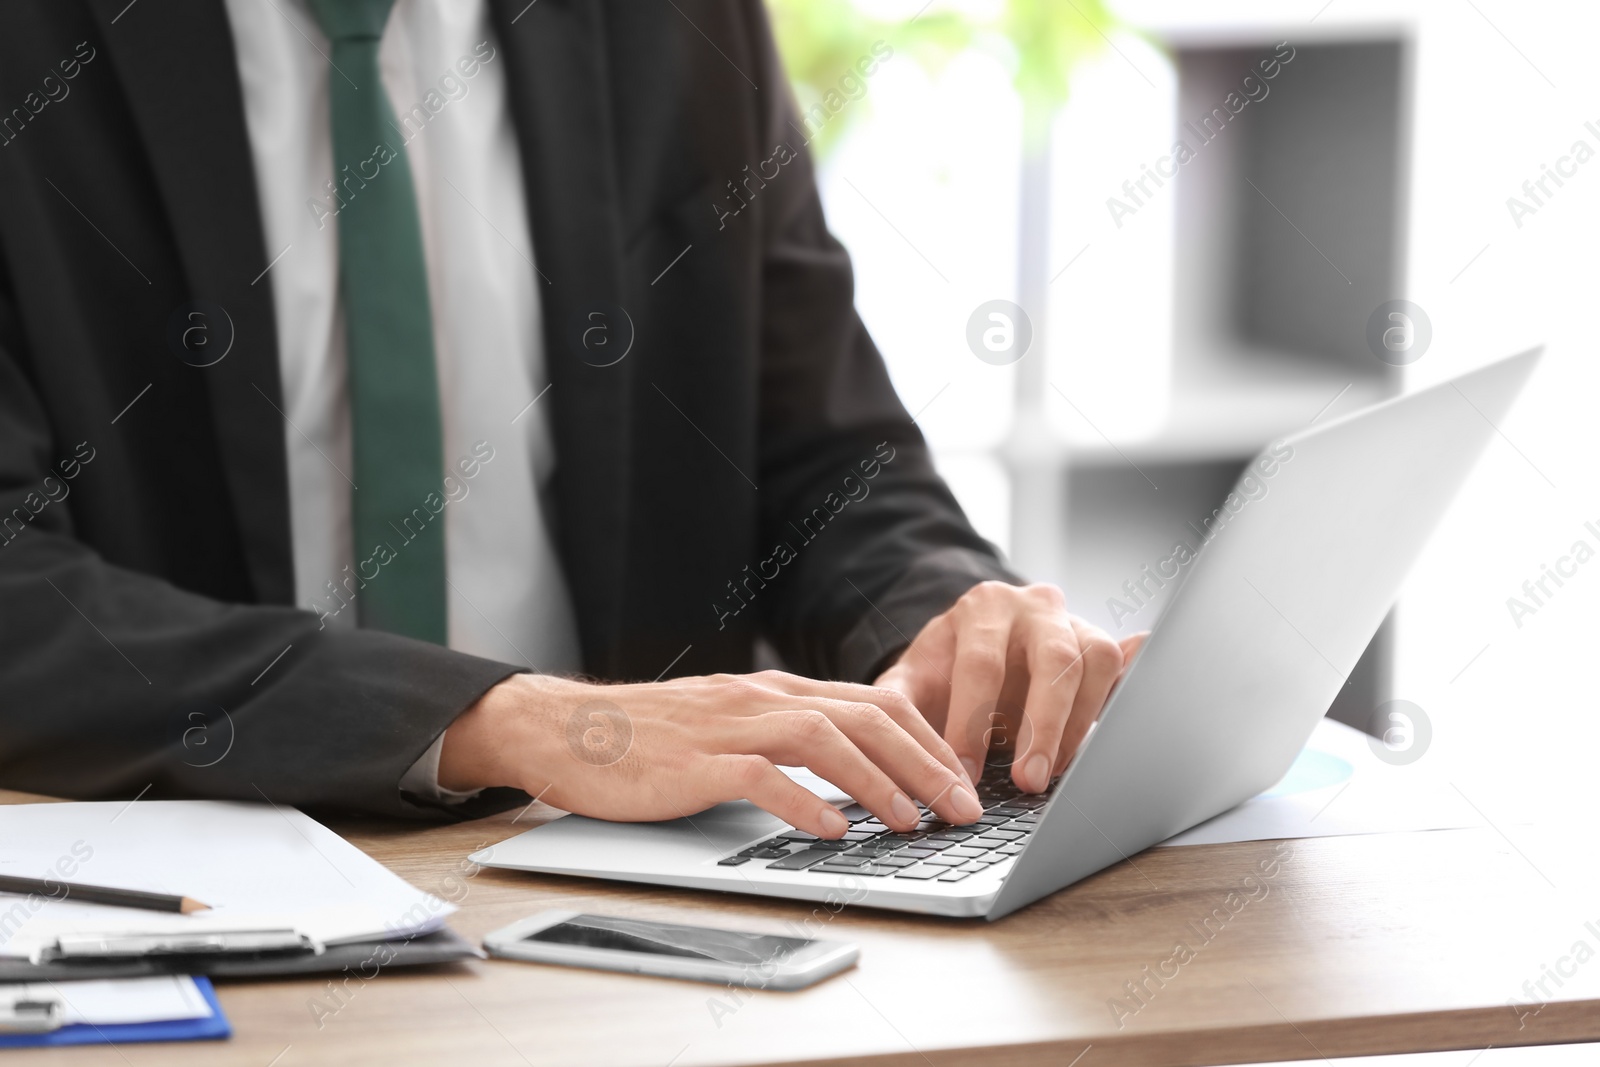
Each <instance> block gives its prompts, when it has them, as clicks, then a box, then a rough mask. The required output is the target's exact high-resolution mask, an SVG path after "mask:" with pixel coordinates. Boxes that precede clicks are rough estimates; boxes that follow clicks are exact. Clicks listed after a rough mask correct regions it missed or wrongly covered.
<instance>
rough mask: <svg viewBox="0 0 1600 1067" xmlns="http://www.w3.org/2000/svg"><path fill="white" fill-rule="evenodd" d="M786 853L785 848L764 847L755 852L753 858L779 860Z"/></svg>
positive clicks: (787, 852) (787, 851)
mask: <svg viewBox="0 0 1600 1067" xmlns="http://www.w3.org/2000/svg"><path fill="white" fill-rule="evenodd" d="M788 854H789V850H788V849H786V848H764V849H762V850H761V851H760V852H757V853H755V855H754V858H755V859H758V860H781V859H783V858H784V857H785V856H787V855H788Z"/></svg>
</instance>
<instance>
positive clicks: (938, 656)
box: [876, 582, 1146, 793]
mask: <svg viewBox="0 0 1600 1067" xmlns="http://www.w3.org/2000/svg"><path fill="white" fill-rule="evenodd" d="M1145 636H1146V635H1145V634H1143V633H1139V634H1134V635H1132V636H1129V637H1125V638H1123V639H1122V640H1121V641H1120V642H1119V641H1117V640H1115V639H1114V638H1112V637H1111V635H1109V634H1107V633H1106V632H1105V631H1104V630H1101V629H1100V628H1099V627H1097V626H1091V625H1090V624H1089V623H1086V622H1084V621H1083V620H1082V619H1079V618H1076V617H1074V616H1073V615H1070V614H1068V612H1067V610H1066V599H1065V597H1064V596H1063V595H1062V593H1061V590H1060V589H1058V588H1056V587H1055V586H1053V585H1045V584H1036V585H1024V586H1016V585H1007V584H1006V583H1004V582H984V583H982V584H980V585H976V586H973V587H972V588H971V589H969V590H968V591H967V592H966V594H965V595H963V596H962V597H961V599H960V600H958V601H956V603H955V604H954V605H953V606H952V607H951V608H950V610H949V611H946V612H945V613H944V614H943V615H940V616H938V617H936V618H934V619H932V620H931V621H929V623H928V624H927V625H926V626H924V627H923V628H922V632H921V633H919V634H918V635H917V638H916V640H915V641H913V642H912V643H911V646H910V647H909V648H907V649H906V651H905V652H904V653H903V654H902V655H901V656H900V658H899V660H898V661H896V662H895V664H894V665H893V666H892V667H890V668H889V669H888V670H886V671H884V672H883V674H881V675H880V676H879V677H878V679H877V682H876V684H877V685H880V686H885V687H888V688H891V689H897V690H899V691H900V692H902V693H904V694H905V695H906V696H908V697H910V698H911V701H912V703H914V704H915V705H916V706H917V707H918V709H920V710H921V711H922V713H923V715H925V716H926V717H927V719H928V721H929V722H931V723H932V724H933V725H934V727H935V728H936V729H938V730H939V732H940V733H941V734H942V735H943V736H944V739H945V740H946V741H947V742H948V743H949V744H950V747H951V748H953V749H954V750H955V753H956V756H957V758H959V759H960V760H961V765H962V766H963V767H964V768H965V769H966V772H967V775H968V777H970V778H971V779H972V780H973V781H974V782H976V781H977V780H978V778H979V775H980V773H981V771H982V768H983V761H984V757H985V755H986V753H987V752H988V750H989V749H990V748H991V747H994V746H1004V745H1009V746H1011V747H1012V749H1013V760H1012V770H1011V776H1012V778H1013V779H1014V780H1015V781H1016V783H1017V785H1018V786H1019V787H1021V788H1022V789H1025V790H1027V791H1028V792H1031V793H1042V792H1043V791H1044V790H1045V789H1046V788H1048V787H1049V785H1050V780H1051V779H1052V778H1054V777H1055V776H1056V775H1058V774H1060V773H1061V772H1062V771H1063V770H1065V769H1066V766H1067V763H1068V762H1069V761H1070V760H1071V759H1072V756H1073V754H1074V753H1075V752H1077V750H1078V746H1079V744H1081V743H1082V741H1083V738H1084V735H1085V734H1087V733H1088V732H1089V727H1090V726H1091V725H1093V723H1094V721H1095V719H1096V718H1097V717H1098V716H1099V714H1100V709H1101V707H1103V706H1104V705H1105V702H1106V698H1107V697H1108V696H1110V694H1111V687H1112V686H1114V685H1115V684H1116V682H1117V680H1118V679H1119V678H1121V677H1122V674H1123V671H1124V670H1125V669H1126V667H1127V665H1128V664H1129V663H1130V662H1132V660H1133V656H1134V654H1135V653H1136V652H1137V651H1138V649H1139V646H1140V645H1141V644H1142V643H1143V642H1144V639H1145Z"/></svg>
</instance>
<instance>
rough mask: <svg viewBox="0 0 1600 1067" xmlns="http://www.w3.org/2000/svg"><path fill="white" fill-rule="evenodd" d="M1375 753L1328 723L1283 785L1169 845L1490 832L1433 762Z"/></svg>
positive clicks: (1363, 738)
mask: <svg viewBox="0 0 1600 1067" xmlns="http://www.w3.org/2000/svg"><path fill="white" fill-rule="evenodd" d="M1379 744H1381V742H1379ZM1372 745H1373V741H1372V740H1371V739H1369V737H1368V735H1367V734H1364V733H1362V732H1361V731H1360V730H1356V729H1353V728H1351V727H1349V726H1346V725H1344V724H1343V723H1341V722H1335V721H1334V720H1333V719H1323V720H1322V721H1321V722H1319V723H1318V724H1317V728H1316V730H1315V732H1313V733H1312V735H1311V740H1310V741H1309V742H1308V743H1307V744H1306V747H1305V750H1304V751H1302V752H1301V753H1300V757H1299V758H1298V759H1297V760H1295V763H1294V766H1293V767H1291V768H1290V769H1289V773H1288V774H1286V775H1284V776H1283V779H1282V780H1281V781H1280V782H1278V784H1277V785H1275V786H1273V787H1272V788H1271V789H1269V790H1267V791H1266V792H1265V793H1262V794H1261V795H1259V796H1255V797H1251V798H1250V799H1249V800H1247V801H1245V802H1244V803H1243V804H1240V805H1239V806H1238V807H1237V808H1233V809H1231V810H1229V811H1225V812H1223V813H1222V814H1221V815H1218V816H1216V817H1215V818H1213V819H1209V820H1207V821H1206V822H1203V823H1201V824H1200V825H1199V826H1196V827H1194V828H1192V829H1189V830H1185V831H1184V832H1183V833H1181V834H1179V835H1178V836H1176V837H1173V838H1170V839H1168V840H1166V841H1164V842H1162V845H1215V844H1221V843H1224V842H1229V841H1273V840H1279V839H1284V838H1298V837H1336V836H1342V835H1349V834H1390V833H1404V832H1414V831H1418V830H1448V829H1454V828H1457V827H1463V826H1482V825H1483V824H1484V821H1483V817H1482V816H1481V815H1480V814H1479V813H1478V812H1477V811H1476V810H1475V809H1474V808H1473V807H1472V805H1471V804H1470V803H1468V802H1467V799H1466V798H1465V797H1464V796H1462V795H1461V793H1460V792H1459V791H1457V790H1456V789H1455V788H1454V787H1453V786H1452V785H1451V784H1450V783H1449V781H1447V780H1446V779H1445V778H1444V777H1443V776H1442V775H1441V774H1440V773H1439V772H1438V769H1437V768H1434V767H1432V766H1431V765H1429V764H1428V763H1427V757H1423V759H1421V760H1419V761H1417V762H1415V763H1409V764H1405V765H1402V766H1396V765H1394V764H1391V763H1388V762H1385V761H1384V760H1382V759H1380V758H1379V757H1378V755H1377V753H1376V752H1374V751H1373V748H1372ZM1157 847H1161V846H1157Z"/></svg>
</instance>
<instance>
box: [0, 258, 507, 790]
mask: <svg viewBox="0 0 1600 1067" xmlns="http://www.w3.org/2000/svg"><path fill="white" fill-rule="evenodd" d="M0 281H3V279H0ZM19 336H20V330H19V329H18V325H17V318H16V313H15V308H14V304H13V302H12V299H11V297H10V295H9V293H8V292H7V291H6V289H5V287H4V286H3V285H0V786H4V787H7V788H11V789H20V790H26V791H30V792H35V793H44V794H50V795H55V796H63V797H71V798H77V799H94V798H111V797H130V798H131V797H136V796H142V797H146V798H160V797H184V796H190V797H194V796H200V797H219V798H239V799H244V800H255V801H261V800H263V799H265V800H268V801H271V802H273V803H276V804H285V805H288V804H293V805H320V806H335V807H340V808H347V809H357V810H364V811H368V812H374V813H386V814H393V815H405V816H416V815H420V814H425V813H427V811H428V810H429V809H428V808H427V807H425V806H423V805H422V804H421V803H417V804H414V803H411V802H409V801H408V800H406V799H405V798H403V797H402V795H401V792H400V780H401V777H402V776H403V775H404V774H405V772H406V769H407V768H408V767H410V766H411V765H412V763H414V762H415V761H416V759H417V758H418V756H420V755H421V754H422V753H423V752H424V751H425V750H427V748H428V746H429V745H430V744H431V743H432V742H433V740H434V739H435V738H436V737H438V736H439V734H440V733H441V732H442V731H443V730H444V729H445V728H446V727H447V726H448V725H449V724H450V722H451V721H452V720H453V719H454V718H455V716H456V715H458V714H459V713H460V712H461V711H462V710H463V709H465V708H466V707H467V706H469V705H470V704H471V703H472V702H473V701H475V700H476V699H477V698H478V696H479V695H481V694H482V693H483V692H484V691H485V690H487V689H488V688H490V687H491V686H493V685H494V684H495V683H496V682H498V681H500V680H501V679H502V678H505V677H506V676H508V675H510V674H513V673H515V672H516V670H517V668H515V667H512V666H508V665H506V664H501V663H494V662H490V661H488V660H482V659H477V658H475V657H472V656H466V655H462V654H460V653H456V652H451V651H449V650H447V649H443V648H439V647H436V646H433V645H429V644H426V643H422V642H417V641H412V640H409V639H406V638H402V637H396V636H392V635H388V634H382V633H374V632H370V631H334V630H332V629H322V628H321V627H320V624H319V621H318V618H317V616H316V615H314V614H311V613H309V612H304V611H298V610H295V609H292V608H286V607H270V606H257V605H241V604H227V603H222V602H219V601H216V600H211V599H208V598H206V597H202V596H197V595H194V594H192V593H189V592H186V591H184V590H182V589H179V588H177V587H175V586H174V585H172V584H171V583H169V582H167V581H164V580H162V579H160V578H157V577H154V576H151V575H149V574H145V573H140V572H138V571H135V570H131V569H126V568H123V567H118V566H114V565H112V564H111V563H108V562H107V561H106V560H105V559H103V558H102V557H101V556H100V555H99V554H97V553H96V552H95V550H94V549H93V548H91V547H90V546H89V545H87V544H85V543H83V542H82V541H81V540H79V539H78V538H77V537H75V536H74V525H73V521H72V509H73V501H72V494H73V492H74V491H75V490H81V489H82V488H83V487H84V486H86V485H90V484H92V483H93V481H94V480H95V479H96V478H103V477H108V476H109V472H108V471H107V468H106V467H105V466H104V465H102V466H100V467H99V468H98V469H97V466H96V464H95V462H94V458H95V455H96V450H97V449H113V448H115V447H116V443H115V438H114V437H113V436H109V435H108V437H107V438H106V439H105V440H102V441H99V442H98V443H96V442H82V443H81V444H80V443H79V442H71V441H60V440H56V439H55V437H54V434H53V433H52V428H51V425H50V420H49V418H48V417H47V414H46V411H45V409H44V406H43V405H42V403H41V401H40V398H39V394H38V392H37V391H36V390H35V389H34V387H33V385H32V384H31V382H30V381H29V378H28V376H27V374H26V373H25V371H24V369H23V366H22V363H21V361H20V360H19V359H18V358H17V355H16V353H17V352H18V351H19V348H18V346H19V345H20V343H21V342H20V340H19ZM130 499H135V500H137V503H138V506H141V507H178V508H181V507H182V506H183V502H182V501H181V500H169V499H161V498H160V497H159V496H157V495H152V496H150V497H148V498H144V499H140V498H137V497H131V496H130ZM506 792H507V791H491V793H492V795H487V796H485V797H483V798H480V800H478V801H476V802H474V804H473V805H467V806H464V807H463V808H461V809H458V810H457V813H458V814H471V813H473V812H474V811H476V810H480V809H482V808H484V807H493V806H504V805H505V804H506V803H507V802H508V801H510V800H512V799H513V798H511V797H508V796H506V795H505V793H506Z"/></svg>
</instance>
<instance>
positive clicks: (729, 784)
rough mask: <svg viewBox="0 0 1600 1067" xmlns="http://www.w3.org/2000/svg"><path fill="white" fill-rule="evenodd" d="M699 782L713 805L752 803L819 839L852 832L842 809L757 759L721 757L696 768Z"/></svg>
mask: <svg viewBox="0 0 1600 1067" xmlns="http://www.w3.org/2000/svg"><path fill="white" fill-rule="evenodd" d="M695 772H696V773H695V778H696V779H697V780H700V781H702V782H704V783H705V784H706V786H707V788H708V793H709V795H707V796H706V798H705V799H706V800H707V802H708V803H711V804H718V803H722V802H723V801H728V800H748V801H750V802H751V803H752V804H754V805H756V806H757V807H759V808H763V809H765V810H766V811H769V812H771V813H772V814H774V815H776V816H777V817H778V818H780V819H782V820H783V821H784V822H786V823H788V824H789V825H790V826H793V827H794V828H795V829H797V830H804V831H805V832H806V833H808V834H815V835H816V836H817V837H825V838H839V837H843V836H844V835H845V834H846V833H847V832H848V831H849V829H850V822H849V820H848V819H846V818H845V817H844V815H843V814H842V813H841V812H840V811H839V809H838V808H836V807H834V806H833V805H832V804H829V803H828V802H827V801H826V800H823V799H822V798H821V797H819V796H817V795H816V794H815V793H813V792H811V790H809V789H806V788H805V787H804V786H802V785H800V784H799V783H797V782H796V781H795V780H794V779H792V778H790V777H789V776H788V775H787V774H784V773H783V772H782V771H780V770H778V768H777V767H775V766H773V764H772V762H771V761H770V760H768V759H765V758H764V757H762V756H756V755H721V756H713V757H711V758H710V760H709V762H708V764H707V765H706V766H705V767H703V768H701V767H697V768H695Z"/></svg>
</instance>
